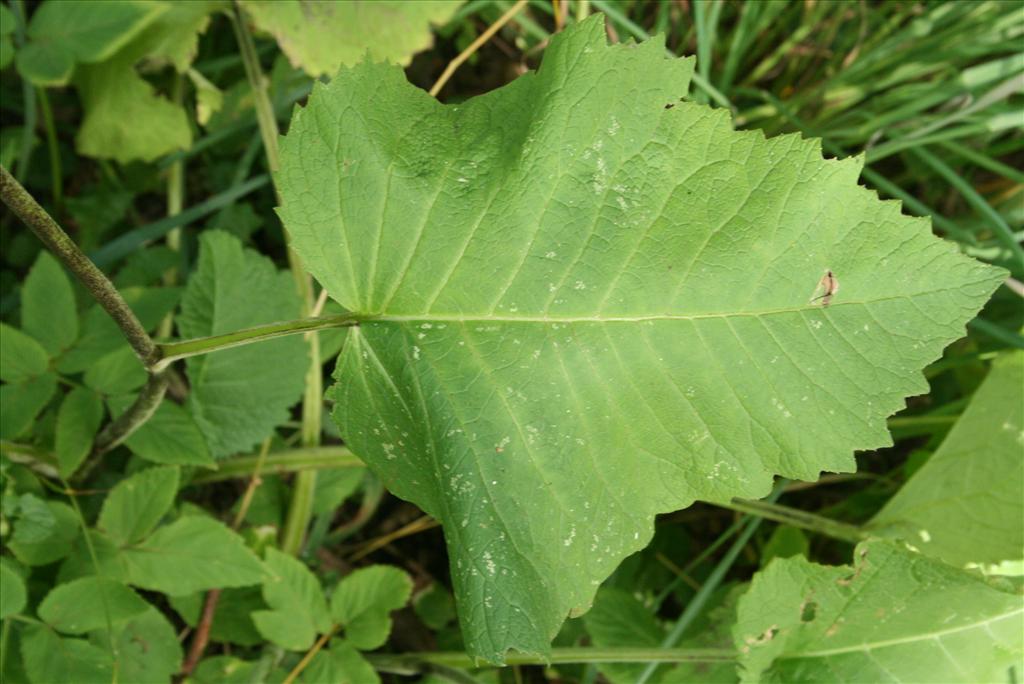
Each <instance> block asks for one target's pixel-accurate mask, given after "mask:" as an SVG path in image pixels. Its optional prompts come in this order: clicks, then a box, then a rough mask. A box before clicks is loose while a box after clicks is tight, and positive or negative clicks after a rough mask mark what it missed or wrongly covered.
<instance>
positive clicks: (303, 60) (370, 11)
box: [242, 0, 461, 76]
mask: <svg viewBox="0 0 1024 684" xmlns="http://www.w3.org/2000/svg"><path fill="white" fill-rule="evenodd" d="M460 4H461V2H460V1H459V0H418V1H417V2H402V1H401V0H399V1H397V2H396V1H395V0H375V2H372V3H303V2H300V0H277V2H261V1H260V0H255V1H254V0H246V1H245V2H243V3H242V5H243V6H244V7H245V10H246V12H247V13H248V14H249V16H251V17H252V19H253V22H254V23H255V24H256V27H257V28H259V29H260V30H261V31H265V32H267V33H270V34H272V35H273V36H274V38H276V39H277V42H278V45H280V47H281V50H282V51H283V52H284V53H285V54H286V55H287V56H288V60H289V61H290V62H291V63H292V66H295V67H298V68H301V69H303V70H305V72H306V73H307V74H309V75H310V76H323V75H326V76H333V75H334V73H335V72H336V71H337V70H338V67H340V66H342V65H347V64H354V63H355V62H357V61H359V60H360V59H362V58H363V56H364V55H365V54H366V53H367V52H369V54H370V55H371V56H372V57H373V58H374V59H387V60H389V61H394V62H397V63H399V64H408V63H409V61H410V60H411V59H412V56H413V54H415V53H417V52H419V51H420V50H425V49H427V48H429V47H430V46H431V44H432V43H433V40H434V38H433V35H432V33H431V30H430V25H431V24H443V23H444V22H446V21H447V20H448V18H449V17H451V16H452V14H454V12H455V10H456V9H457V8H458V6H459V5H460Z"/></svg>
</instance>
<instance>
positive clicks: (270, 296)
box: [177, 231, 308, 458]
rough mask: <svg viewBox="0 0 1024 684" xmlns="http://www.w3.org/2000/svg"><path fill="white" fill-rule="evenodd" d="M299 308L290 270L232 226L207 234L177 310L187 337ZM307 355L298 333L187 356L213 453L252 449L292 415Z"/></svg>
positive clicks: (192, 398)
mask: <svg viewBox="0 0 1024 684" xmlns="http://www.w3.org/2000/svg"><path fill="white" fill-rule="evenodd" d="M299 311H300V302H299V298H298V293H297V292H296V289H295V282H294V280H293V279H292V277H291V275H289V274H287V273H284V272H281V271H278V270H277V268H276V267H275V266H274V265H273V263H271V261H270V260H269V259H267V258H266V257H264V256H261V255H260V254H257V253H256V252H254V251H252V250H249V249H243V248H242V244H241V242H239V241H238V239H237V238H234V237H232V236H230V235H228V234H227V233H224V232H221V231H207V232H204V233H203V235H202V237H201V238H200V246H199V265H198V267H197V269H196V271H195V272H194V273H193V274H192V276H191V277H190V278H189V280H188V286H187V287H186V290H185V295H184V298H183V299H182V303H181V314H180V315H179V316H178V317H177V323H178V327H179V330H180V331H181V334H182V336H184V337H205V336H207V335H217V334H220V333H227V332H234V331H236V330H241V329H243V328H249V327H252V326H255V325H259V324H261V323H273V322H276V321H282V320H288V319H292V318H296V317H297V316H298V315H299ZM307 359H308V351H307V345H306V343H305V341H304V340H303V339H302V338H301V336H292V337H282V338H279V339H276V340H270V341H268V342H263V343H260V344H259V345H250V346H245V347H239V348H237V349H228V350H225V351H220V352H217V353H216V354H208V355H204V356H196V357H192V358H190V359H188V360H187V363H186V368H187V371H188V376H189V380H190V381H191V391H190V392H189V396H188V404H187V406H188V409H189V412H190V413H191V414H192V417H193V418H194V419H195V421H196V424H197V425H198V426H199V429H200V430H201V431H202V432H203V434H204V435H205V436H206V441H207V443H208V444H209V447H210V452H211V453H212V454H213V456H214V458H222V457H224V456H228V455H231V454H234V453H239V452H243V451H247V450H249V449H251V448H252V447H253V446H255V445H256V444H258V443H259V442H261V441H262V440H263V439H265V438H266V437H268V436H270V435H271V434H272V433H273V431H274V428H276V427H277V426H278V425H280V424H281V423H283V422H285V421H286V420H288V417H289V414H288V408H289V407H291V406H292V405H293V404H294V403H295V402H297V401H298V400H299V398H300V397H301V396H302V391H303V388H304V387H305V377H306V370H307V366H308V362H307ZM240 378H244V379H245V382H241V381H240V380H239V379H240Z"/></svg>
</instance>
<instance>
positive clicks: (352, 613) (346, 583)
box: [331, 565, 412, 651]
mask: <svg viewBox="0 0 1024 684" xmlns="http://www.w3.org/2000/svg"><path fill="white" fill-rule="evenodd" d="M411 593H412V580H411V579H410V578H409V575H407V574H406V573H405V572H404V571H402V570H399V569H398V568H395V567H391V566H390V565H371V566H370V567H368V568H361V569H359V570H356V571H355V572H353V573H352V574H350V575H348V576H346V577H345V578H344V579H343V580H341V582H339V583H338V586H337V588H335V590H334V593H333V594H331V618H332V619H333V620H334V621H335V622H337V623H338V624H340V625H341V626H342V627H343V628H344V630H345V640H346V641H347V642H348V643H350V644H351V645H352V646H354V647H356V648H358V649H360V650H363V651H370V650H373V649H375V648H379V647H380V646H382V645H383V644H384V642H385V641H387V638H388V634H390V633H391V611H393V610H398V609H399V608H401V607H402V606H404V605H405V604H406V603H408V601H409V595H410V594H411Z"/></svg>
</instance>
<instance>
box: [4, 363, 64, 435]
mask: <svg viewBox="0 0 1024 684" xmlns="http://www.w3.org/2000/svg"><path fill="white" fill-rule="evenodd" d="M56 392H57V376H56V375H54V374H53V373H43V374H42V375H37V376H35V377H31V378H28V379H26V380H22V381H21V382H18V383H10V384H5V385H3V386H0V438H3V439H15V438H17V437H20V436H21V435H23V434H24V433H25V432H26V431H28V429H29V428H30V427H31V426H32V421H34V420H35V418H36V416H37V415H39V412H40V411H42V410H43V408H44V407H45V406H46V405H47V404H48V403H50V399H51V398H53V395H54V394H56Z"/></svg>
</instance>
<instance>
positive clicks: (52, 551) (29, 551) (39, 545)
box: [7, 501, 81, 565]
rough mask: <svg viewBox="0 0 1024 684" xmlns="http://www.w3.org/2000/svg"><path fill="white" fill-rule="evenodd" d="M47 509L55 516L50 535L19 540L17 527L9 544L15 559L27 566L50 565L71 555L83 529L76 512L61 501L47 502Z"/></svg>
mask: <svg viewBox="0 0 1024 684" xmlns="http://www.w3.org/2000/svg"><path fill="white" fill-rule="evenodd" d="M45 505H46V508H47V509H49V512H50V513H51V514H52V515H53V519H54V522H53V525H52V527H49V533H48V534H46V535H45V536H44V537H42V538H37V537H36V536H35V535H33V537H32V539H31V540H30V541H23V540H19V539H18V538H17V526H15V535H14V538H12V539H11V541H10V542H9V543H8V544H7V548H9V549H10V550H11V551H12V552H13V553H14V556H15V558H17V559H18V560H20V561H21V562H22V563H24V564H25V565H48V564H50V563H53V562H54V561H58V560H60V559H61V558H64V557H65V556H67V555H68V554H69V553H71V544H72V542H73V541H74V540H75V539H76V538H77V537H78V535H79V533H80V531H81V528H79V526H78V516H76V515H75V511H74V510H73V509H72V508H71V506H68V505H67V504H65V503H61V502H60V501H47V502H45Z"/></svg>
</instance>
